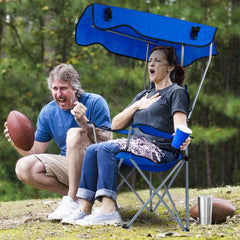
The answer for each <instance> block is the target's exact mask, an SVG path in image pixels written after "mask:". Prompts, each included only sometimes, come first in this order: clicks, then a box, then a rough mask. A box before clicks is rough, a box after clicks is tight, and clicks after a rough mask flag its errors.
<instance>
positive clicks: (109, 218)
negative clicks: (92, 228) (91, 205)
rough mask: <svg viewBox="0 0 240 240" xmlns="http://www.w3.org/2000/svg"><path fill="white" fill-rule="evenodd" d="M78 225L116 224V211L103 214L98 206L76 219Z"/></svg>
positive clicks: (117, 219) (117, 222)
mask: <svg viewBox="0 0 240 240" xmlns="http://www.w3.org/2000/svg"><path fill="white" fill-rule="evenodd" d="M75 223H76V224H78V225H116V224H119V215H118V212H117V211H116V212H114V213H112V214H104V213H103V212H102V210H101V209H100V208H97V209H96V210H95V211H94V212H93V213H92V214H90V215H88V216H86V217H84V218H82V219H79V220H76V221H75Z"/></svg>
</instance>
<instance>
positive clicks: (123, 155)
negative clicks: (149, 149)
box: [116, 151, 178, 172]
mask: <svg viewBox="0 0 240 240" xmlns="http://www.w3.org/2000/svg"><path fill="white" fill-rule="evenodd" d="M116 158H117V159H118V160H120V159H124V160H123V163H124V164H126V165H128V166H130V167H134V165H133V164H132V162H131V160H130V159H133V160H134V161H135V162H136V163H137V165H138V166H139V167H140V168H141V169H142V170H145V171H150V172H165V171H168V170H169V169H171V168H172V167H173V166H174V165H175V164H176V163H177V162H178V161H173V162H170V163H159V164H156V163H154V162H152V161H151V160H149V159H148V158H145V157H141V156H137V155H135V154H133V153H130V152H125V151H121V152H120V153H118V154H117V155H116Z"/></svg>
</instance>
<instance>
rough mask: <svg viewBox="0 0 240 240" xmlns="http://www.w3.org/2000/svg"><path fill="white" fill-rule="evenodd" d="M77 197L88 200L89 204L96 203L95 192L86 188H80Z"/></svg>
mask: <svg viewBox="0 0 240 240" xmlns="http://www.w3.org/2000/svg"><path fill="white" fill-rule="evenodd" d="M76 196H77V197H79V198H83V199H86V200H88V201H89V202H94V198H95V192H93V191H90V190H88V189H85V188H78V191H77V194H76Z"/></svg>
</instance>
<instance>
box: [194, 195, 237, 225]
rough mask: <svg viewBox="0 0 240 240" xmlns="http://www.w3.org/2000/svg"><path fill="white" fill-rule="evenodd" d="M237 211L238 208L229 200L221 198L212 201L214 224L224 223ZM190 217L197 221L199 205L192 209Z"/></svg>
mask: <svg viewBox="0 0 240 240" xmlns="http://www.w3.org/2000/svg"><path fill="white" fill-rule="evenodd" d="M235 211H236V208H235V207H234V206H233V205H232V204H231V203H230V202H228V201H227V200H224V199H221V198H213V200H212V224H215V223H217V224H218V223H223V222H225V221H226V218H227V217H228V216H230V217H232V216H233V215H234V213H235ZM190 215H191V216H192V217H193V218H195V219H197V218H198V217H199V215H198V203H197V204H195V205H194V206H193V207H192V208H191V209H190Z"/></svg>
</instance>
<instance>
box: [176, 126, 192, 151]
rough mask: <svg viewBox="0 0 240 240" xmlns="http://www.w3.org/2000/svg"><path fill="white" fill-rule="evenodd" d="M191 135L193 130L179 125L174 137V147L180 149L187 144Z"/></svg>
mask: <svg viewBox="0 0 240 240" xmlns="http://www.w3.org/2000/svg"><path fill="white" fill-rule="evenodd" d="M191 133H192V130H191V129H190V128H188V127H186V126H184V125H179V126H178V127H177V130H176V133H175V135H174V137H173V140H172V146H173V147H174V148H176V149H180V146H181V145H182V144H183V143H184V142H185V140H186V139H187V138H188V137H189V135H190V134H191Z"/></svg>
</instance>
